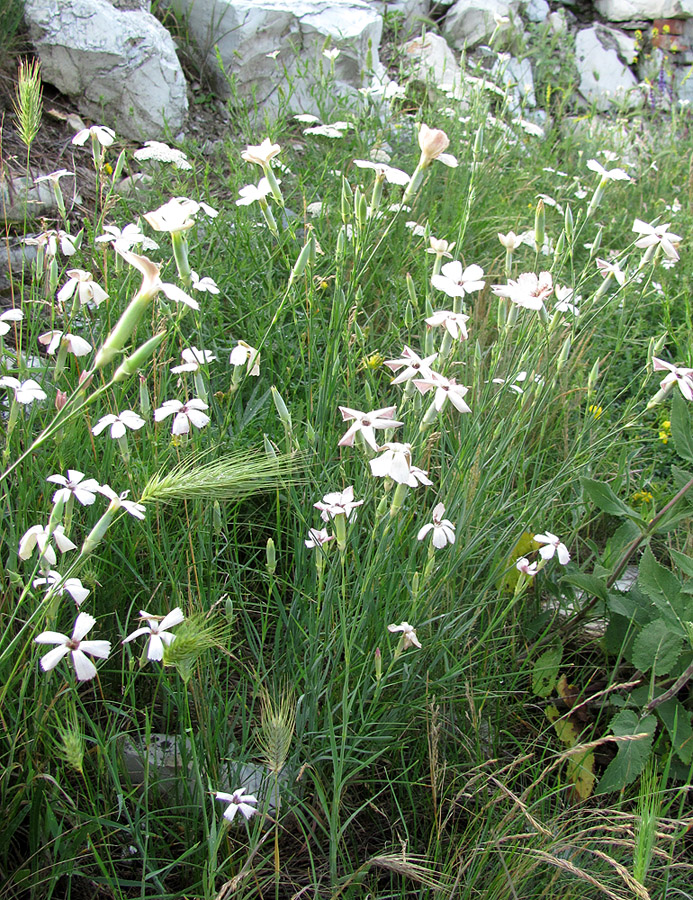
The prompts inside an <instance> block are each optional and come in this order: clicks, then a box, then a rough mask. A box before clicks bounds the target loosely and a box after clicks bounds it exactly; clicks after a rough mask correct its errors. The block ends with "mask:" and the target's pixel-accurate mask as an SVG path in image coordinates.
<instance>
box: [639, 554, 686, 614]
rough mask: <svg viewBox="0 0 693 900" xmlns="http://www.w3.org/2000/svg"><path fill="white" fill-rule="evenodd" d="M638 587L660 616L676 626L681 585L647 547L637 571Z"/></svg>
mask: <svg viewBox="0 0 693 900" xmlns="http://www.w3.org/2000/svg"><path fill="white" fill-rule="evenodd" d="M638 587H639V588H640V590H641V591H643V592H644V593H645V594H647V596H648V597H649V598H650V600H652V602H653V603H654V604H655V606H656V607H657V609H658V610H659V611H660V613H661V614H662V616H663V617H664V618H665V619H666V621H667V622H669V623H670V624H671V625H672V626H677V625H678V619H677V616H678V614H679V609H678V607H679V606H681V604H680V602H679V603H677V601H678V600H679V595H680V592H681V584H680V582H679V580H678V578H677V577H676V575H674V573H673V572H671V571H670V570H669V569H666V568H665V567H664V566H662V565H660V564H659V563H658V562H657V560H656V559H655V558H654V555H653V553H652V551H651V550H650V548H649V547H648V548H647V549H646V550H645V552H644V553H643V556H642V559H641V560H640V568H639V570H638Z"/></svg>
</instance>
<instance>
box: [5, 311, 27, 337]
mask: <svg viewBox="0 0 693 900" xmlns="http://www.w3.org/2000/svg"><path fill="white" fill-rule="evenodd" d="M23 318H24V313H23V312H22V311H21V309H6V310H5V312H4V313H2V314H0V337H2V336H3V335H5V334H7V332H8V331H9V330H10V328H11V327H12V326H11V325H10V322H21V321H22V319H23Z"/></svg>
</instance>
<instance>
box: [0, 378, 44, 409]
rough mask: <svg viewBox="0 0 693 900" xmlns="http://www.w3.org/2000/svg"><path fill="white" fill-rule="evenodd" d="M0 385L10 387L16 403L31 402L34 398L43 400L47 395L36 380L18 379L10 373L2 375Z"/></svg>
mask: <svg viewBox="0 0 693 900" xmlns="http://www.w3.org/2000/svg"><path fill="white" fill-rule="evenodd" d="M0 387H10V388H12V390H13V391H14V399H15V400H16V401H17V403H33V401H34V400H45V399H46V397H47V396H48V395H47V394H46V392H45V391H44V390H43V388H42V387H41V385H40V384H38V382H36V381H34V379H33V378H29V379H28V380H27V381H19V380H18V379H17V378H13V377H12V376H11V375H3V377H2V378H0Z"/></svg>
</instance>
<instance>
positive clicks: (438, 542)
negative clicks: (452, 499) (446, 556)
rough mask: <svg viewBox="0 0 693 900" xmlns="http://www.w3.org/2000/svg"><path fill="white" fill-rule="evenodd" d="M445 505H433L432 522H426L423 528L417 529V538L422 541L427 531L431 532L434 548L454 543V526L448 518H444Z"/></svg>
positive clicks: (438, 548)
mask: <svg viewBox="0 0 693 900" xmlns="http://www.w3.org/2000/svg"><path fill="white" fill-rule="evenodd" d="M444 515H445V506H444V505H443V504H442V503H436V505H435V506H434V507H433V513H432V518H433V521H432V522H427V523H426V525H424V526H423V528H420V529H419V533H418V534H417V535H416V538H417V540H419V541H422V540H423V539H424V538H425V537H426V535H427V534H428V532H429V531H432V532H433V536H432V538H431V542H432V544H433V546H434V547H435V548H436V550H442V549H443V547H445V546H447V544H454V543H455V526H454V525H453V524H452V522H451V521H450V519H444V518H443V516H444Z"/></svg>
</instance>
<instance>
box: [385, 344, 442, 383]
mask: <svg viewBox="0 0 693 900" xmlns="http://www.w3.org/2000/svg"><path fill="white" fill-rule="evenodd" d="M437 358H438V354H437V353H432V354H431V355H430V356H426V357H424V359H421V357H420V356H419V355H418V354H417V353H415V352H414V351H413V350H412V349H411V347H407V345H406V344H405V345H404V350H403V351H402V356H401V358H400V359H386V360H385V365H386V366H387V367H388V369H392V371H393V372H396V371H397V370H398V369H402V368H403V369H404V371H403V372H400V373H399V375H397V377H396V378H393V379H392V381H391V382H390V384H402V383H403V382H405V381H409V380H410V379H412V378H421V377H422V376H423V377H424V378H430V377H431V375H432V374H433V373H432V370H431V363H432V362H434V361H435V360H436V359H437Z"/></svg>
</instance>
